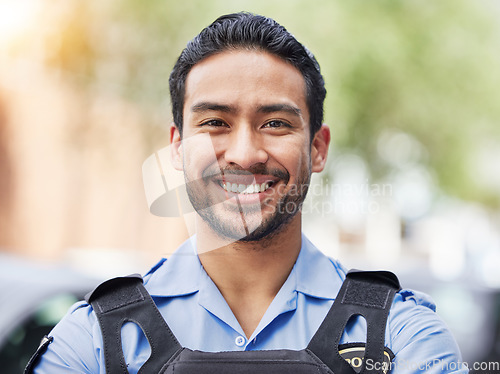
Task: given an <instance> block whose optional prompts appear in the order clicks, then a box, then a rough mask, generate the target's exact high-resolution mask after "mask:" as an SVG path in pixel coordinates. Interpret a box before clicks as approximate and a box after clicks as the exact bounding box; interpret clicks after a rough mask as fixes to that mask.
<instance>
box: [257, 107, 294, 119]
mask: <svg viewBox="0 0 500 374" xmlns="http://www.w3.org/2000/svg"><path fill="white" fill-rule="evenodd" d="M258 112H260V113H275V112H285V113H288V114H292V115H294V116H297V117H300V116H301V115H302V111H301V110H300V109H299V108H297V107H295V106H293V105H289V104H270V105H262V106H260V107H259V109H258Z"/></svg>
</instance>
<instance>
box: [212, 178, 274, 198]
mask: <svg viewBox="0 0 500 374" xmlns="http://www.w3.org/2000/svg"><path fill="white" fill-rule="evenodd" d="M274 183H275V182H274V181H268V182H263V183H252V184H243V183H231V182H227V181H219V185H220V186H221V187H222V188H223V189H224V190H226V191H227V192H232V193H237V194H242V195H251V194H259V193H261V192H266V191H267V190H268V189H269V188H271V187H272V186H273V185H274Z"/></svg>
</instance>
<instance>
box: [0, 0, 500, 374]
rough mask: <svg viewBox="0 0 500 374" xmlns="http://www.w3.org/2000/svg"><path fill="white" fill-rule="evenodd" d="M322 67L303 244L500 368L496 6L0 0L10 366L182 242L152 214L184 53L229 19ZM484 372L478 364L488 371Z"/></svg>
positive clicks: (1, 337)
mask: <svg viewBox="0 0 500 374" xmlns="http://www.w3.org/2000/svg"><path fill="white" fill-rule="evenodd" d="M241 10H246V11H251V12H255V13H261V14H264V15H267V16H270V17H272V18H274V19H276V20H277V21H278V22H280V23H281V24H283V25H284V26H285V27H286V28H287V29H288V30H289V31H290V32H291V33H292V34H294V35H295V36H296V37H297V38H298V40H299V41H301V42H302V43H304V44H305V45H306V46H307V47H308V48H309V49H310V50H311V51H313V53H314V54H315V55H316V57H317V59H318V61H319V63H320V65H321V68H322V72H323V74H324V76H325V80H326V84H327V90H328V94H327V99H326V106H325V122H326V123H327V124H328V125H329V126H330V128H331V130H332V136H333V139H332V141H333V144H332V146H331V153H330V158H329V163H328V167H327V170H326V171H325V172H324V173H322V175H321V176H315V178H314V185H313V186H312V187H311V190H310V195H309V197H308V200H307V203H306V204H305V206H304V217H305V227H304V230H305V232H306V233H307V234H308V235H309V237H310V239H311V240H312V241H313V242H314V243H315V244H317V245H318V246H319V247H320V248H321V249H322V250H323V251H325V252H326V253H327V254H329V255H330V256H333V257H335V258H338V259H340V260H341V262H343V263H344V264H345V265H346V266H347V267H355V268H362V269H378V268H385V269H389V270H393V271H395V272H397V274H398V275H399V276H400V279H401V282H402V284H403V285H404V286H405V287H410V288H416V289H419V290H422V291H425V292H427V293H429V294H431V296H432V297H433V298H434V300H435V301H436V303H437V304H438V313H439V314H440V315H441V316H442V317H443V319H444V320H445V321H446V322H447V324H448V325H449V326H450V328H451V329H452V331H453V333H454V335H455V337H456V338H457V340H458V342H459V345H460V347H461V349H462V353H463V356H464V359H465V360H466V361H469V362H472V361H484V360H487V361H500V296H499V294H500V105H499V100H500V53H499V50H500V48H499V47H500V3H499V2H498V1H495V0H479V1H466V0H442V1H439V2H433V1H427V2H422V1H417V0H405V1H396V0H377V1H361V0H351V1H340V0H315V1H314V2H310V1H306V0H288V1H285V0H282V1H265V0H253V1H243V0H213V1H210V2H209V1H202V0H192V1H184V2H179V1H173V0H161V1H160V0H149V1H147V2H139V1H133V0H107V1H97V0H87V1H77V0H0V279H1V280H2V282H0V284H1V287H2V289H1V290H0V301H1V303H0V331H1V334H0V362H2V372H5V373H17V372H21V370H22V369H21V368H22V367H24V365H25V364H26V362H27V360H28V358H29V356H30V355H31V354H32V353H33V351H34V350H35V348H36V347H37V345H38V342H39V341H40V338H41V336H42V335H43V334H44V333H45V331H49V330H50V328H51V327H52V326H53V325H54V324H55V323H56V322H57V320H58V319H59V318H61V317H62V316H63V315H64V313H65V311H66V309H67V308H68V307H69V305H71V304H72V303H73V302H74V301H75V300H77V299H80V298H81V297H82V296H83V295H84V294H85V293H86V292H88V291H89V290H91V289H92V288H93V287H94V286H95V285H96V284H98V283H99V282H100V281H101V280H103V279H105V278H108V277H111V276H115V275H123V274H127V273H133V272H141V273H144V272H146V271H147V270H148V268H149V267H151V266H153V265H154V263H155V262H156V261H158V260H159V259H160V258H161V257H168V255H169V254H170V253H172V252H173V251H174V250H175V248H176V247H177V246H178V245H179V244H180V243H181V242H182V241H183V240H184V239H185V238H186V236H187V230H186V227H185V225H184V221H183V219H182V217H179V218H160V217H155V216H153V215H151V214H150V213H149V211H148V206H147V204H146V199H145V196H144V187H143V182H142V171H141V167H142V163H143V162H144V160H145V159H146V158H147V157H148V156H149V155H151V154H152V153H154V152H155V151H157V150H158V149H160V148H163V147H165V146H166V145H167V144H168V132H167V130H168V127H169V125H170V123H171V121H172V118H171V113H170V99H169V94H168V76H169V73H170V70H171V69H172V67H173V64H174V62H175V59H176V58H177V57H178V55H179V53H180V52H181V50H182V49H183V47H184V46H185V45H186V43H187V42H188V41H189V40H190V39H191V38H193V37H194V36H195V35H196V34H197V33H198V32H199V31H200V30H201V29H202V28H203V27H205V26H207V25H208V24H209V23H211V22H212V21H213V20H214V19H215V18H217V17H218V16H219V15H221V14H223V13H229V12H234V11H241ZM477 372H479V371H477Z"/></svg>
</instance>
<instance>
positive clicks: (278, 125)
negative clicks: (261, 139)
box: [264, 120, 291, 129]
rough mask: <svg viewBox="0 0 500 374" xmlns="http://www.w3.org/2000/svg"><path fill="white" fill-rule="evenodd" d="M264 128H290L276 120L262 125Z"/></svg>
mask: <svg viewBox="0 0 500 374" xmlns="http://www.w3.org/2000/svg"><path fill="white" fill-rule="evenodd" d="M264 127H267V128H273V129H279V128H283V127H286V128H290V127H291V126H290V125H289V124H288V123H286V122H283V121H278V120H273V121H269V122H267V123H266V124H265V125H264Z"/></svg>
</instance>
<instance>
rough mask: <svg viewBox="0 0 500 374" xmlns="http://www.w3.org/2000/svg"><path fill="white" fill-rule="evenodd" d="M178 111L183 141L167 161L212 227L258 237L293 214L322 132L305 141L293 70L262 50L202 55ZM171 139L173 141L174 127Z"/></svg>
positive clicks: (301, 89)
mask: <svg viewBox="0 0 500 374" xmlns="http://www.w3.org/2000/svg"><path fill="white" fill-rule="evenodd" d="M183 116H184V123H183V134H182V138H183V139H188V138H189V142H186V141H182V142H180V143H177V144H178V146H177V147H174V152H176V156H175V157H174V159H175V158H177V159H178V160H179V164H180V162H181V161H180V160H182V167H183V170H184V173H185V179H186V186H187V187H186V188H187V192H188V195H189V197H190V200H191V203H192V204H193V206H194V208H195V209H196V211H197V212H198V214H199V215H200V216H201V217H202V218H203V220H204V221H205V222H206V223H207V224H208V226H209V227H210V228H211V229H212V230H213V231H215V232H216V233H218V234H219V235H221V236H223V237H225V238H229V239H233V240H245V241H251V240H259V239H261V238H263V237H267V236H268V235H271V234H272V233H274V232H279V231H280V229H282V228H283V227H284V226H286V224H287V223H289V222H290V221H291V220H292V219H294V218H296V219H300V213H299V209H300V205H301V204H302V202H303V200H304V198H305V195H306V192H307V186H308V184H309V180H310V175H311V172H312V171H320V170H321V169H322V168H323V166H324V161H325V159H326V147H327V145H328V140H329V136H328V139H327V140H326V147H324V145H325V144H324V143H325V139H323V137H324V133H325V131H326V130H325V129H324V128H323V129H322V130H320V132H318V134H319V138H321V139H320V140H319V142H320V143H321V144H319V143H318V140H317V139H316V138H317V137H318V134H317V136H316V137H315V139H314V140H313V142H312V143H311V140H310V128H309V111H308V108H307V104H306V87H305V82H304V78H303V77H302V74H301V73H300V71H299V70H297V69H296V68H295V67H293V66H292V65H290V64H288V63H286V62H284V61H283V60H281V59H280V58H278V57H276V56H274V55H271V54H269V53H266V52H261V51H247V50H233V51H226V52H222V53H219V54H216V55H214V56H211V57H208V58H206V59H205V60H203V61H201V62H200V63H198V64H196V65H195V66H194V67H193V68H192V69H191V71H190V72H189V74H188V76H187V80H186V91H185V100H184V109H183ZM207 139H210V142H211V146H213V150H212V149H211V148H212V147H211V146H210V145H209V146H207V141H206V140H207ZM322 139H323V140H322ZM172 140H173V141H174V142H175V141H178V140H180V134H179V133H178V131H177V130H176V129H173V130H172ZM318 144H319V147H318ZM318 148H321V150H320V151H318ZM323 148H324V149H323ZM214 151H215V157H214ZM311 152H312V155H313V157H312V158H311ZM323 153H324V155H323ZM242 223H243V224H242Z"/></svg>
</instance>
